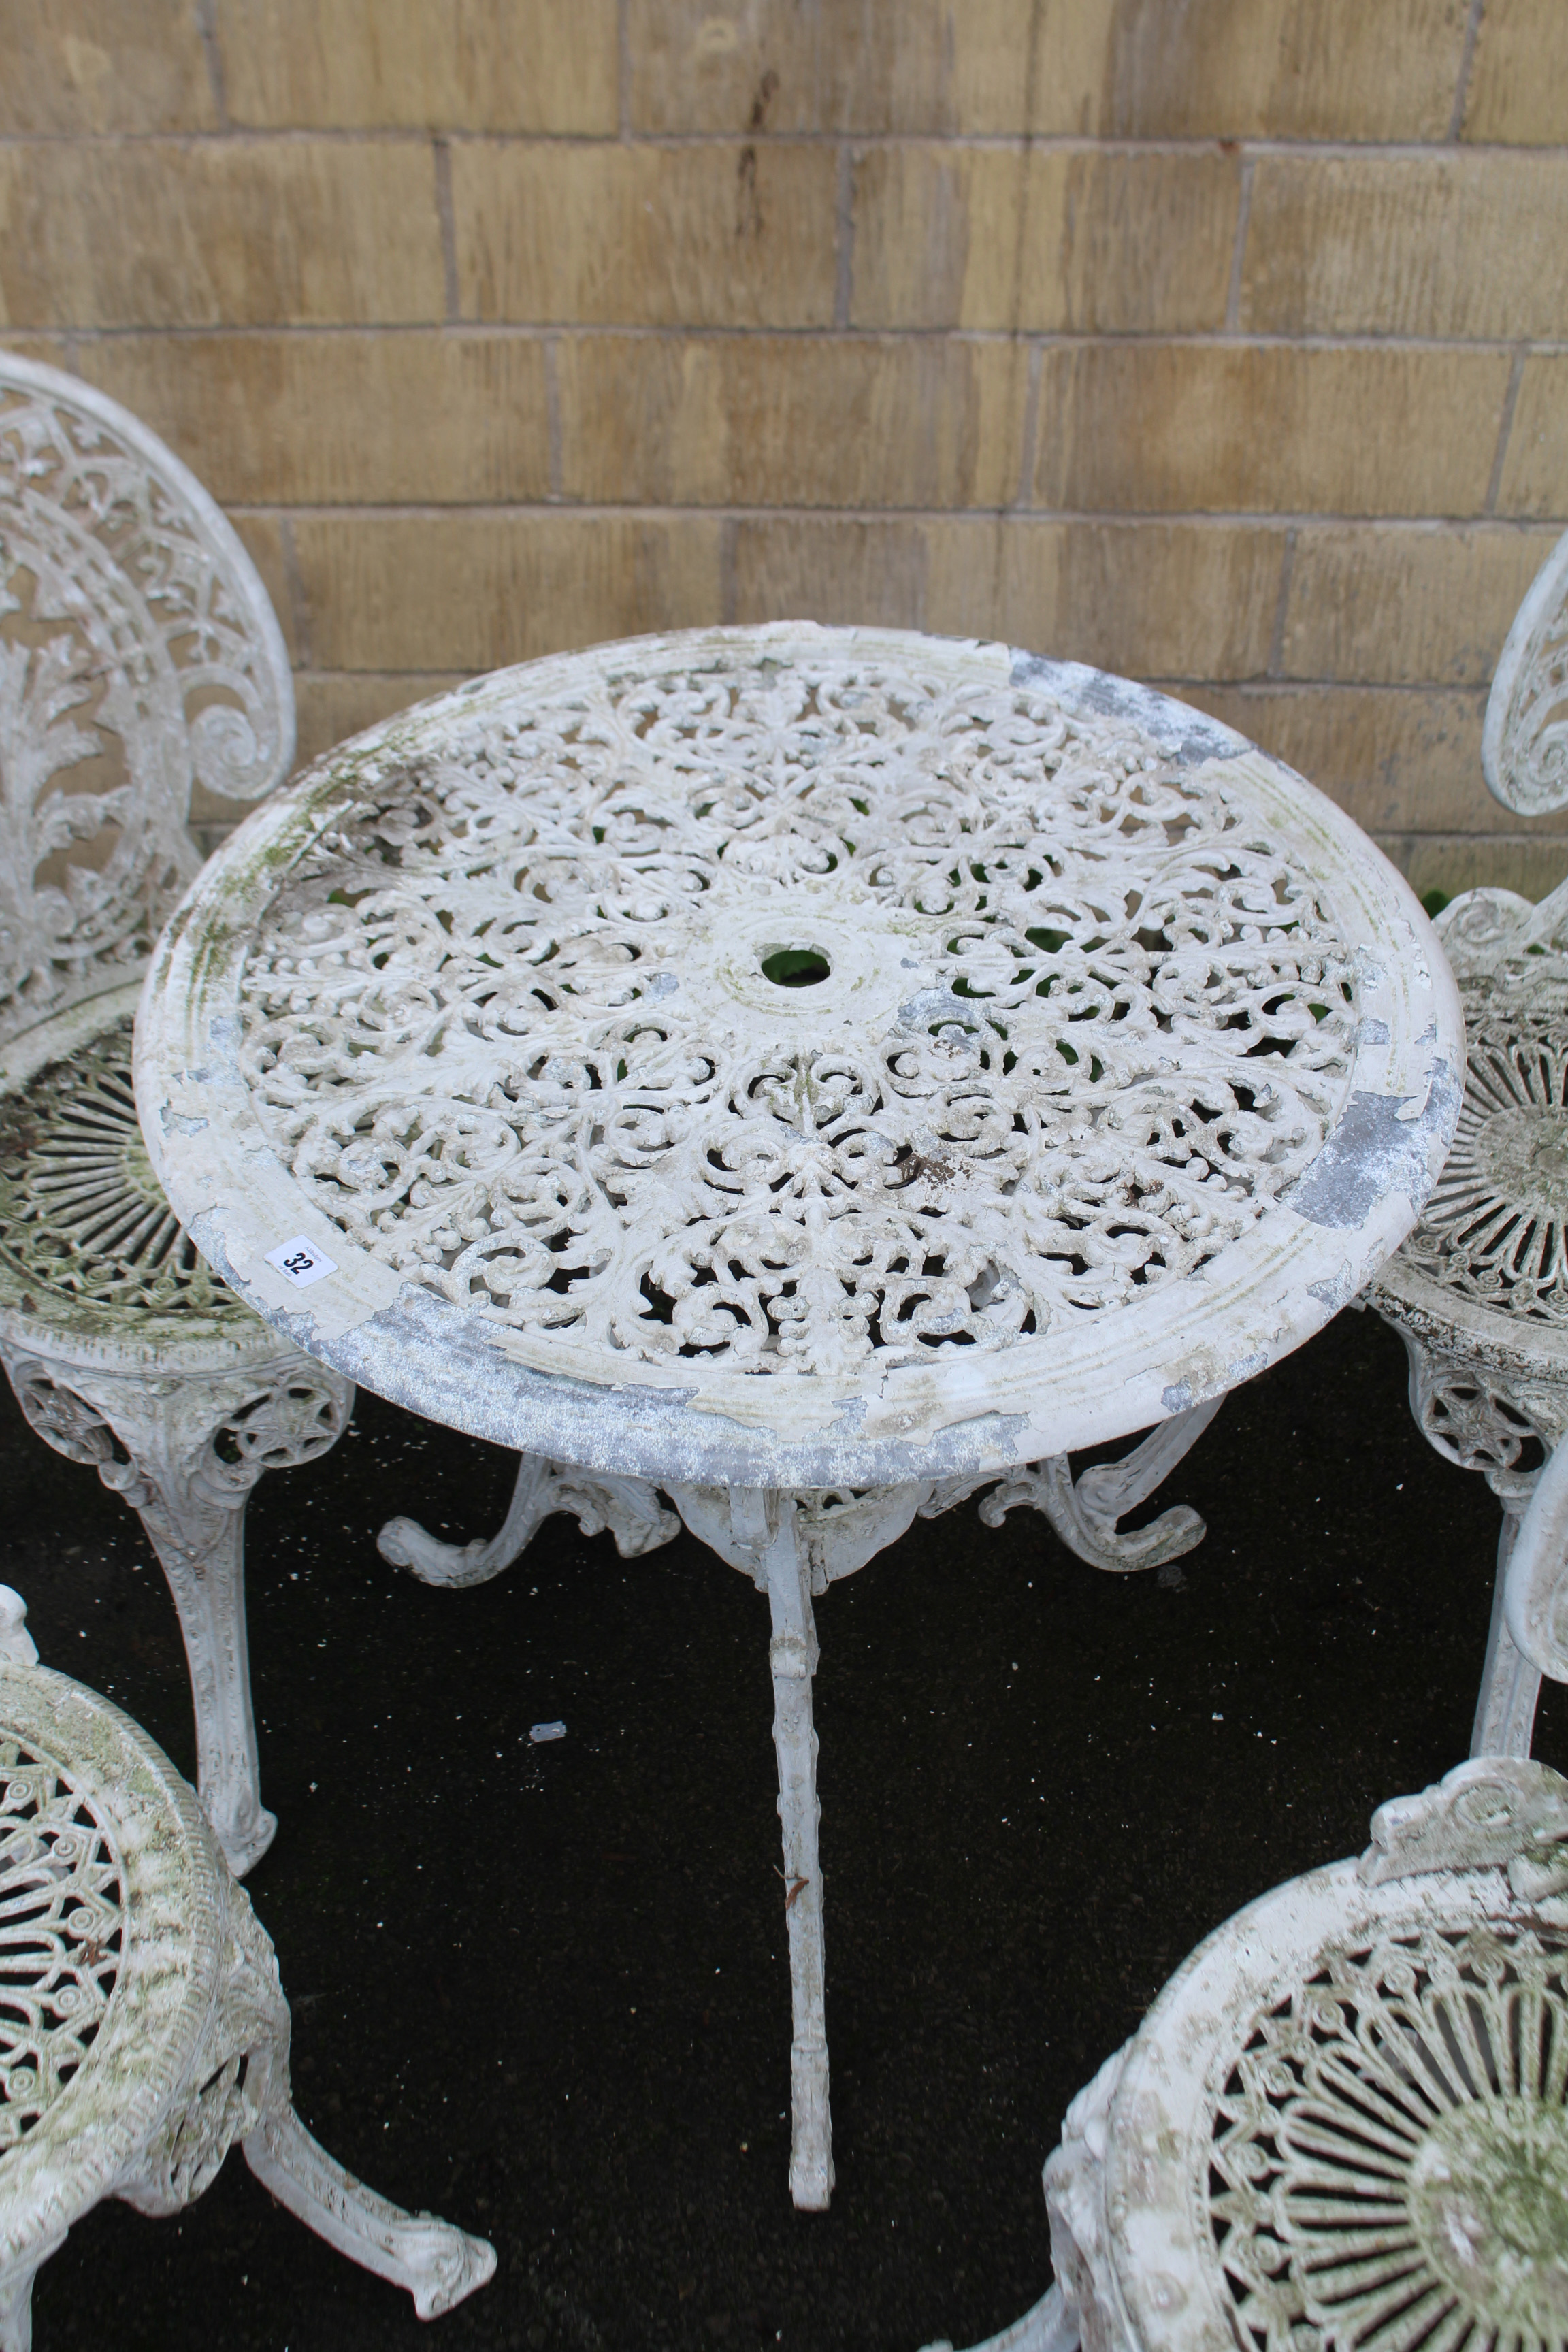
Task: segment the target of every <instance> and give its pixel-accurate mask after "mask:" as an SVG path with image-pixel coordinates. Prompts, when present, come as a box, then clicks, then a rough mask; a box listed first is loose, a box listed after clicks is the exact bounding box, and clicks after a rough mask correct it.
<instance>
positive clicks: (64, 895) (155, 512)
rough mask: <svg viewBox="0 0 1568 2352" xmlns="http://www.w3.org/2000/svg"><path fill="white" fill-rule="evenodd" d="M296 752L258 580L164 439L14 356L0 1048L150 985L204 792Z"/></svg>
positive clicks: (0, 837) (4, 491)
mask: <svg viewBox="0 0 1568 2352" xmlns="http://www.w3.org/2000/svg"><path fill="white" fill-rule="evenodd" d="M293 756H294V698H293V689H292V686H291V683H290V680H289V660H288V655H287V653H286V651H285V648H284V645H283V639H282V635H281V633H280V631H279V626H278V623H277V620H276V618H275V616H274V614H273V611H272V607H271V605H270V604H269V603H268V598H267V592H266V590H265V589H264V588H263V586H262V584H261V582H260V579H259V577H258V574H257V571H256V567H255V565H254V564H253V563H252V562H251V561H250V558H249V556H248V555H247V553H246V551H245V549H244V548H243V546H242V545H241V544H240V541H239V540H238V539H237V536H236V534H235V532H234V530H232V528H231V527H230V525H229V524H228V523H227V522H226V520H225V519H224V517H223V515H222V514H221V513H220V512H219V511H218V509H217V508H216V505H215V504H214V502H213V500H212V499H210V498H209V497H208V496H207V493H206V492H205V490H204V489H203V488H202V487H201V484H200V483H199V482H198V481H196V479H195V477H194V476H193V475H191V474H190V473H188V472H187V471H186V469H185V467H184V466H183V465H181V463H180V461H179V459H178V458H177V457H174V455H173V453H172V452H171V451H170V450H168V449H166V448H164V446H163V443H162V442H161V441H159V440H158V439H157V437H156V436H155V435H153V434H152V433H150V432H148V430H147V429H146V427H145V426H144V425H140V424H138V422H137V420H136V419H135V418H134V417H133V416H132V415H129V414H128V413H127V412H126V411H125V410H124V409H123V408H121V407H120V406H119V405H118V404H117V403H116V402H114V401H112V400H110V399H107V398H106V397H105V396H104V395H103V394H101V393H98V392H94V391H93V390H91V388H90V387H89V386H88V385H86V384H84V383H79V382H78V381H77V380H76V378H75V377H72V376H68V375H62V374H60V373H58V371H57V370H55V369H53V368H47V367H41V366H38V365H36V364H35V363H34V362H30V361H26V360H23V359H19V358H16V357H15V356H14V355H13V354H11V353H9V352H0V1044H3V1043H4V1042H5V1040H6V1039H8V1038H10V1037H13V1036H15V1035H16V1034H18V1033H19V1032H20V1031H22V1030H25V1029H28V1028H31V1027H32V1026H33V1024H35V1023H36V1022H37V1021H39V1020H41V1019H43V1018H45V1017H46V1016H47V1015H48V1014H51V1013H58V1012H61V1011H63V1010H64V1009H65V1008H66V1007H67V1006H68V1005H70V1004H72V1003H77V1002H79V1000H81V999H83V998H87V997H91V996H96V995H98V994H100V992H102V991H104V990H106V989H110V988H113V987H117V986H119V985H120V984H121V983H122V982H127V981H132V980H134V979H136V978H137V977H138V976H139V974H140V971H141V969H142V965H143V964H144V962H145V961H146V959H147V957H148V956H149V955H150V953H151V951H152V948H153V940H155V939H156V937H157V935H158V932H159V930H160V929H162V927H163V922H164V919H165V918H166V917H167V916H168V915H169V913H170V912H171V911H172V909H173V908H174V904H175V902H176V901H177V899H178V898H180V896H181V894H182V893H183V891H184V887H185V886H186V884H187V883H188V882H189V881H190V879H191V877H192V876H193V875H194V874H195V872H196V869H197V867H198V866H200V864H201V853H200V851H199V850H198V848H197V846H196V844H195V840H194V839H193V837H192V834H191V830H190V825H191V819H192V815H193V805H192V803H193V794H194V793H195V792H196V790H197V788H198V787H201V788H203V789H204V790H205V793H207V794H210V795H212V796H213V799H214V800H215V801H216V803H218V804H219V805H218V806H216V807H212V806H210V804H209V807H208V809H207V811H206V812H203V811H201V810H200V809H199V808H198V811H197V814H203V813H206V814H210V815H211V816H213V817H215V818H216V817H221V816H222V815H223V814H225V813H226V812H225V811H224V809H223V807H222V805H221V804H222V803H235V802H245V801H253V800H258V799H259V798H260V797H261V795H262V794H263V793H267V792H268V791H270V790H271V788H272V786H273V785H274V784H275V783H277V782H279V780H280V778H281V777H283V776H284V775H285V774H286V773H287V772H288V770H289V765H290V763H291V761H292V759H293Z"/></svg>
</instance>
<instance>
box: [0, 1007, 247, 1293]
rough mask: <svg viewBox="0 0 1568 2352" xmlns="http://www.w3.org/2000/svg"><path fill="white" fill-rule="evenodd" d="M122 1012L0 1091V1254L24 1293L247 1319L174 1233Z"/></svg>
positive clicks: (174, 1223) (188, 1244)
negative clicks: (143, 1122)
mask: <svg viewBox="0 0 1568 2352" xmlns="http://www.w3.org/2000/svg"><path fill="white" fill-rule="evenodd" d="M131 1034H132V1022H131V1020H130V1018H129V1017H128V1016H127V1017H126V1018H124V1019H122V1020H120V1021H117V1022H116V1023H115V1024H114V1025H113V1027H112V1028H111V1029H108V1030H106V1031H105V1032H104V1033H103V1034H102V1035H101V1036H98V1037H94V1038H93V1039H92V1040H91V1041H90V1042H89V1044H88V1045H86V1046H84V1047H83V1048H82V1050H81V1051H80V1052H79V1054H77V1055H75V1056H74V1057H73V1058H72V1059H71V1060H70V1061H68V1062H55V1063H52V1064H51V1065H50V1066H48V1067H47V1068H46V1069H43V1070H40V1071H39V1072H38V1074H37V1076H36V1077H34V1078H32V1079H30V1080H29V1081H28V1083H27V1084H26V1086H25V1087H22V1088H21V1089H20V1090H19V1091H18V1092H17V1093H16V1094H12V1095H4V1096H0V1262H3V1263H4V1264H5V1266H6V1267H7V1269H8V1270H9V1271H10V1272H11V1273H12V1274H13V1275H14V1276H16V1280H17V1282H18V1284H19V1285H20V1286H21V1287H22V1289H23V1291H24V1293H26V1295H28V1296H31V1295H32V1294H34V1293H36V1292H37V1291H39V1290H45V1291H55V1292H58V1293H60V1294H61V1295H62V1296H63V1297H66V1298H68V1299H71V1300H73V1301H76V1300H82V1299H92V1300H96V1301H98V1302H99V1303H100V1305H108V1304H112V1305H113V1306H115V1307H129V1308H132V1309H134V1308H138V1307H140V1308H143V1309H147V1310H150V1311H152V1312H154V1313H166V1312H170V1311H177V1310H178V1309H179V1308H181V1307H194V1308H195V1310H196V1311H197V1312H198V1313H200V1314H203V1315H209V1316H211V1315H216V1316H226V1317H229V1318H233V1320H234V1321H235V1322H236V1323H242V1322H248V1321H250V1320H251V1319H252V1318H251V1317H250V1313H249V1309H248V1308H247V1307H243V1306H241V1304H240V1302H239V1300H238V1299H237V1298H236V1297H235V1295H234V1293H233V1292H232V1291H231V1290H230V1289H229V1288H228V1287H227V1286H226V1284H224V1283H222V1282H220V1281H219V1279H218V1277H217V1276H216V1275H215V1274H214V1273H213V1271H212V1269H211V1267H210V1266H209V1265H207V1263H206V1260H205V1258H204V1257H203V1256H202V1255H201V1253H200V1252H199V1251H198V1250H197V1249H196V1247H195V1244H194V1243H193V1242H191V1241H190V1240H189V1239H188V1237H187V1236H186V1234H184V1232H183V1231H182V1230H181V1227H180V1224H179V1222H178V1220H177V1219H176V1217H175V1215H174V1211H173V1209H171V1208H170V1206H169V1203H168V1202H167V1201H166V1200H165V1198H164V1197H163V1187H162V1185H160V1183H159V1181H158V1180H157V1178H156V1177H155V1176H154V1175H153V1163H152V1161H151V1160H149V1159H148V1157H147V1150H146V1146H145V1145H144V1144H143V1142H142V1129H141V1127H140V1125H139V1124H138V1122H137V1118H136V1098H135V1094H134V1092H133V1090H132V1083H131Z"/></svg>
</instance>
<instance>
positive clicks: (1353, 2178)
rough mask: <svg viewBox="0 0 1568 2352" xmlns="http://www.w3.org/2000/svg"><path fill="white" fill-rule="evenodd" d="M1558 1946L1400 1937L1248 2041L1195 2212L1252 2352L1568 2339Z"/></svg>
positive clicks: (1567, 2160) (1270, 2018) (1274, 2015)
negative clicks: (1202, 2207)
mask: <svg viewBox="0 0 1568 2352" xmlns="http://www.w3.org/2000/svg"><path fill="white" fill-rule="evenodd" d="M1565 1975H1568V1935H1565V1934H1563V1933H1562V1932H1553V1931H1552V1930H1550V1929H1549V1928H1547V1927H1545V1926H1544V1925H1542V1926H1541V1927H1531V1926H1526V1925H1515V1924H1512V1923H1509V1922H1502V1921H1500V1922H1499V1923H1498V1924H1497V1925H1495V1926H1493V1925H1487V1926H1484V1927H1469V1928H1466V1929H1462V1930H1453V1929H1445V1928H1443V1927H1440V1926H1436V1925H1434V1926H1428V1927H1418V1928H1415V1930H1414V1931H1411V1930H1409V1929H1406V1928H1404V1927H1401V1926H1397V1925H1396V1926H1395V1927H1394V1928H1393V1930H1392V1932H1390V1933H1387V1934H1384V1935H1382V1936H1379V1937H1376V1938H1375V1940H1373V1941H1372V1942H1370V1943H1369V1944H1368V1945H1367V1946H1365V1947H1364V1948H1360V1949H1346V1948H1335V1947H1331V1948H1329V1949H1327V1950H1326V1951H1325V1952H1324V1953H1323V1954H1322V1955H1321V1963H1320V1965H1319V1966H1318V1967H1317V1968H1315V1969H1312V1970H1311V1972H1310V1974H1309V1975H1308V1976H1306V1977H1305V1979H1304V1980H1303V1981H1302V1982H1301V1983H1300V1985H1298V1986H1292V1987H1290V1988H1289V1990H1286V1989H1284V1988H1283V1987H1282V1988H1281V1989H1280V1990H1281V1992H1282V1994H1283V1998H1281V1999H1279V2000H1271V2001H1270V2002H1269V2003H1268V2005H1267V2007H1265V2008H1264V2009H1263V2010H1261V2011H1259V2013H1258V2015H1257V2016H1256V2017H1255V2018H1254V2019H1253V2020H1252V2021H1251V2024H1250V2027H1249V2028H1248V2029H1247V2030H1246V2032H1245V2040H1244V2046H1243V2048H1242V2050H1241V2052H1240V2054H1239V2055H1238V2056H1237V2062H1236V2065H1235V2069H1234V2071H1233V2072H1232V2073H1231V2074H1230V2076H1229V2078H1228V2080H1227V2081H1226V2084H1225V2085H1224V2088H1223V2090H1222V2092H1221V2093H1220V2095H1219V2097H1218V2099H1217V2101H1216V2103H1215V2110H1214V2121H1213V2141H1212V2147H1211V2149H1210V2158H1209V2162H1210V2171H1209V2181H1208V2189H1207V2194H1206V2198H1205V2203H1206V2206H1207V2210H1208V2220H1209V2227H1210V2230H1211V2231H1212V2234H1213V2240H1214V2245H1215V2252H1216V2253H1217V2254H1218V2257H1219V2261H1220V2265H1221V2268H1222V2270H1223V2272H1224V2275H1225V2281H1226V2287H1227V2288H1228V2290H1229V2293H1230V2295H1231V2297H1232V2299H1233V2301H1234V2303H1235V2305H1236V2312H1237V2319H1238V2320H1239V2322H1240V2324H1241V2327H1242V2329H1243V2330H1244V2331H1245V2334H1246V2336H1247V2337H1249V2338H1250V2339H1251V2341H1252V2342H1253V2343H1254V2344H1256V2345H1257V2346H1258V2347H1259V2352H1299V2347H1300V2333H1299V2331H1300V2329H1301V2327H1302V2325H1303V2323H1305V2324H1306V2325H1307V2326H1310V2327H1311V2328H1312V2329H1315V2330H1317V2331H1319V2333H1320V2335H1321V2337H1322V2338H1323V2339H1325V2340H1331V2341H1334V2342H1343V2343H1349V2344H1361V2343H1364V2342H1367V2341H1369V2340H1372V2339H1375V2341H1376V2342H1377V2344H1378V2345H1379V2347H1383V2352H1406V2347H1409V2348H1410V2352H1413V2347H1415V2346H1417V2345H1421V2346H1425V2347H1428V2352H1458V2347H1459V2346H1460V2345H1463V2344H1465V2343H1467V2342H1469V2341H1471V2340H1474V2341H1475V2343H1476V2344H1477V2346H1478V2347H1479V2345H1481V2344H1483V2343H1485V2342H1487V2341H1488V2340H1489V2339H1491V2338H1493V2337H1495V2336H1496V2334H1497V2332H1498V2330H1499V2327H1500V2326H1501V2327H1502V2328H1503V2329H1504V2330H1506V2332H1507V2333H1508V2334H1509V2335H1510V2336H1511V2338H1512V2341H1513V2342H1514V2344H1515V2345H1516V2346H1517V2347H1518V2352H1531V2347H1536V2346H1539V2347H1542V2352H1544V2347H1555V2346H1557V2345H1559V2344H1561V2343H1562V2342H1563V2340H1564V2337H1565V2336H1568V2269H1565V2268H1563V2264H1562V2261H1561V2254H1562V2249H1563V2214H1564V2212H1568V2113H1565V2112H1564V2108H1563V2095H1564V2091H1565V2089H1568V1985H1565V1982H1564V1979H1565Z"/></svg>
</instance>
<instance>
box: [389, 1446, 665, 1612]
mask: <svg viewBox="0 0 1568 2352" xmlns="http://www.w3.org/2000/svg"><path fill="white" fill-rule="evenodd" d="M552 1511H569V1512H571V1513H572V1514H573V1515H574V1517H575V1518H576V1521H577V1524H578V1526H579V1527H580V1528H582V1530H583V1533H584V1535H585V1536H596V1535H598V1534H599V1533H600V1532H601V1531H602V1530H603V1529H604V1528H609V1530H610V1532H611V1534H612V1535H613V1536H614V1537H615V1538H616V1550H617V1551H618V1552H619V1553H620V1555H621V1558H622V1559H637V1558H638V1557H639V1556H640V1555H641V1554H642V1553H643V1552H645V1551H657V1550H658V1547H659V1546H660V1544H667V1543H668V1542H669V1541H670V1540H671V1539H672V1538H673V1537H675V1536H677V1535H679V1532H680V1521H679V1519H678V1518H677V1517H676V1516H675V1513H674V1512H673V1511H667V1510H665V1509H664V1508H663V1507H661V1505H660V1503H659V1499H658V1491H657V1489H655V1488H654V1487H652V1486H649V1485H648V1484H647V1480H646V1479H643V1478H623V1477H620V1476H618V1475H616V1474H615V1473H614V1472H611V1471H602V1470H572V1469H568V1468H566V1467H565V1466H564V1465H562V1464H561V1463H558V1462H547V1461H546V1460H545V1459H544V1456H543V1455H542V1454H521V1455H520V1456H519V1459H518V1465H517V1483H516V1485H515V1486H513V1488H512V1490H511V1501H510V1503H509V1505H508V1506H507V1514H506V1517H505V1518H504V1519H503V1520H502V1522H501V1525H500V1529H499V1530H498V1532H497V1533H496V1534H495V1535H493V1536H491V1537H490V1538H489V1540H488V1541H486V1540H485V1539H484V1538H478V1539H476V1540H475V1541H474V1542H473V1543H466V1544H449V1543H443V1542H442V1541H441V1539H440V1538H439V1537H438V1536H433V1535H430V1534H429V1533H427V1532H426V1529H425V1528H422V1527H421V1526H420V1524H419V1522H418V1520H417V1519H405V1518H397V1519H388V1520H387V1522H386V1525H385V1526H384V1528H382V1530H381V1533H380V1534H379V1535H378V1536H377V1537H376V1539H375V1544H376V1549H377V1550H378V1551H379V1552H380V1554H381V1556H382V1558H383V1559H389V1560H390V1561H391V1562H392V1564H393V1566H394V1568H409V1569H412V1570H413V1571H414V1573H415V1575H416V1577H417V1578H418V1579H419V1580H420V1582H421V1583H422V1584H445V1585H449V1586H451V1587H453V1588H454V1589H458V1590H460V1589H461V1588H462V1587H463V1586H464V1585H468V1584H486V1583H488V1582H489V1580H490V1578H491V1577H492V1576H499V1575H500V1572H501V1570H502V1569H503V1568H510V1566H511V1564H512V1561H513V1560H514V1559H516V1558H517V1556H518V1554H519V1552H520V1551H521V1550H522V1549H523V1547H524V1546H525V1545H526V1544H527V1543H528V1542H529V1540H530V1538H531V1537H532V1535H533V1533H534V1530H535V1529H536V1528H538V1526H539V1523H540V1521H541V1520H542V1519H547V1518H548V1517H550V1515H551V1513H552Z"/></svg>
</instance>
